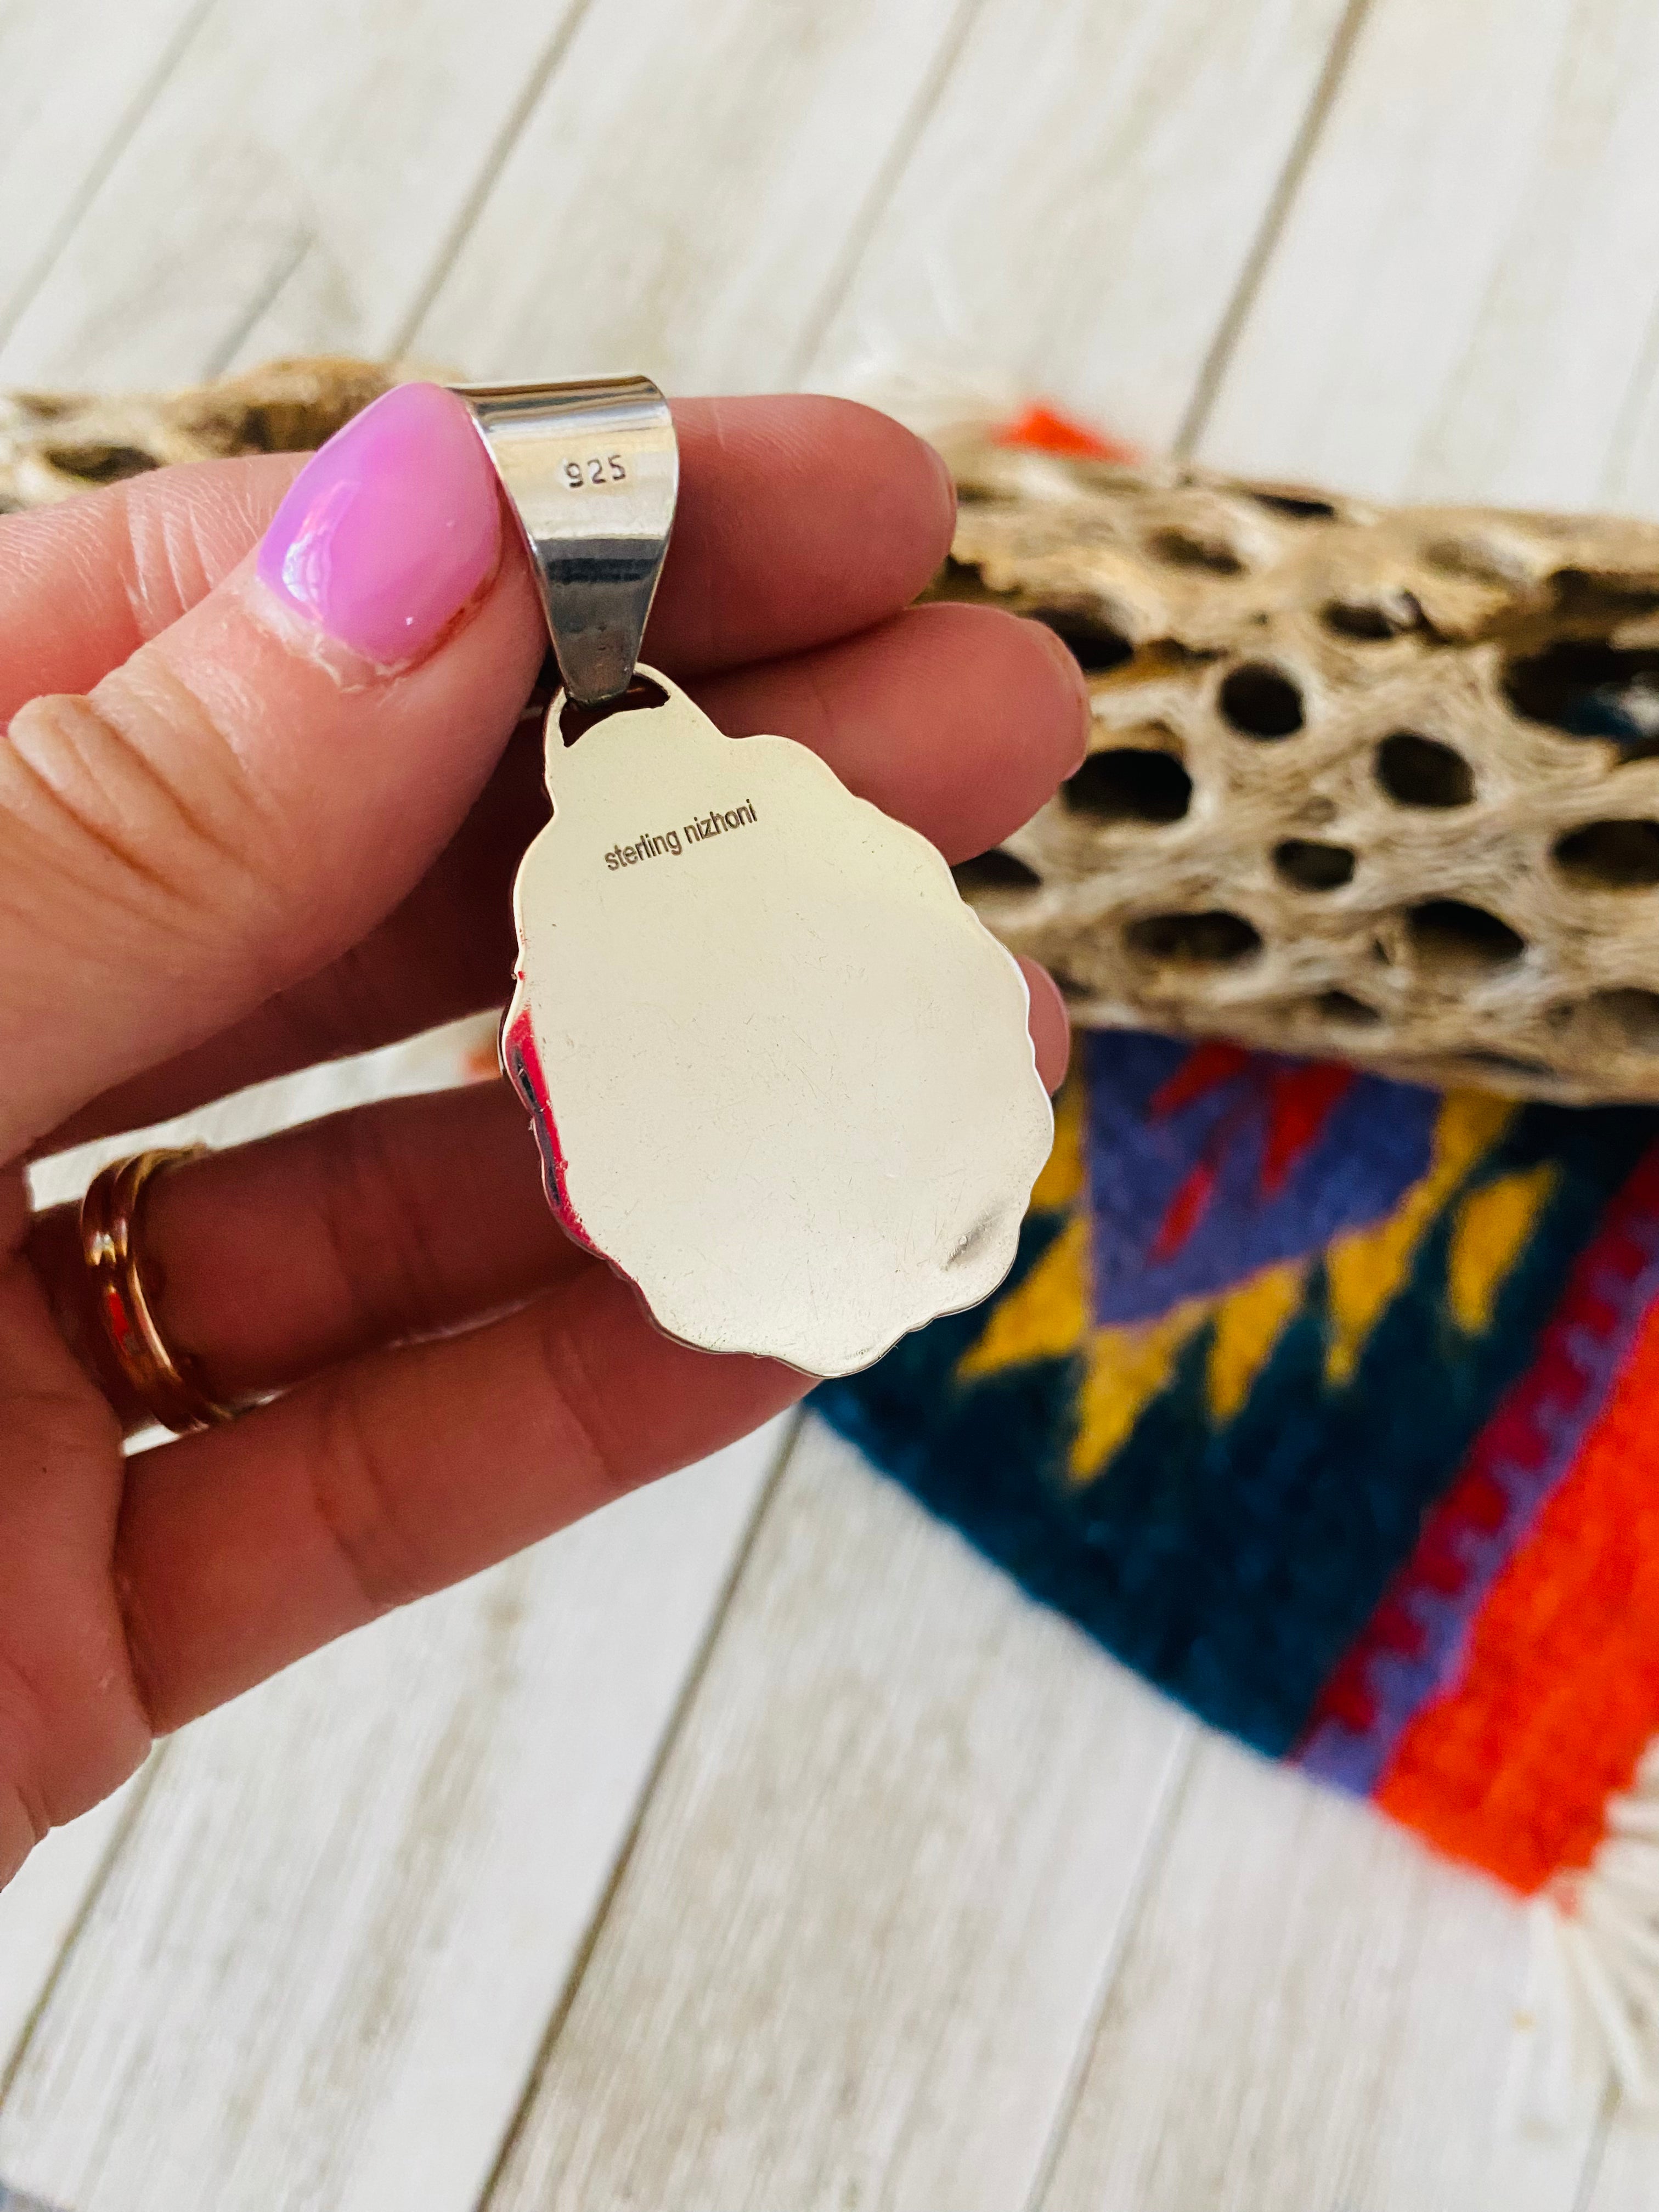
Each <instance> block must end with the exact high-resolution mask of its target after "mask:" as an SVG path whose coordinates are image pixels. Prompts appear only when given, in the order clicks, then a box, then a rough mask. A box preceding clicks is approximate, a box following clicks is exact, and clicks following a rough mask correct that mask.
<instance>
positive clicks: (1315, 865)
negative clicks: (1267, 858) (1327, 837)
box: [1273, 837, 1354, 891]
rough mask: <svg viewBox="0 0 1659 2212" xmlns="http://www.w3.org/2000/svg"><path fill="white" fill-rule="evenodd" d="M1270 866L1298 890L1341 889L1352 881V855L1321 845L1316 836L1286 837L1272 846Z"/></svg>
mask: <svg viewBox="0 0 1659 2212" xmlns="http://www.w3.org/2000/svg"><path fill="white" fill-rule="evenodd" d="M1273 866H1274V867H1275V868H1277V869H1278V871H1279V875H1280V877H1281V878H1282V879H1283V880H1284V881H1285V883H1287V884H1290V885H1291V888H1292V889H1293V890H1298V891H1334V890H1341V888H1342V886H1343V884H1351V883H1352V881H1353V871H1354V856H1353V854H1352V853H1351V852H1350V851H1349V850H1348V848H1347V847H1346V845H1325V844H1322V843H1321V842H1319V840H1318V839H1317V838H1315V837H1287V838H1285V842H1283V844H1280V845H1275V846H1274V848H1273Z"/></svg>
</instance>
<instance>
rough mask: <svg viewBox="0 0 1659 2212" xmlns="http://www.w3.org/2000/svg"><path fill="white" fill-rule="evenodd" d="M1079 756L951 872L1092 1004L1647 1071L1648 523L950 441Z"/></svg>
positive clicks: (1524, 1072)
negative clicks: (1035, 624) (1068, 698)
mask: <svg viewBox="0 0 1659 2212" xmlns="http://www.w3.org/2000/svg"><path fill="white" fill-rule="evenodd" d="M942 442H943V443H944V444H945V445H946V447H948V448H949V450H950V458H951V461H952V464H953V466H954V467H955V469H956V472H957V479H958V483H959V485H960V489H961V498H962V506H961V517H960V522H959V526H958V529H957V540H956V544H955V548H954V552H953V557H952V562H951V568H950V570H949V571H948V572H947V574H946V576H945V578H944V579H943V580H942V581H941V584H940V586H939V588H940V590H941V591H942V592H945V593H948V594H950V595H951V596H965V597H970V598H984V597H990V598H993V599H996V600H998V601H999V602H1000V603H1002V604H1004V605H1008V606H1011V607H1014V608H1017V609H1018V610H1019V611H1023V612H1026V613H1032V614H1037V615H1041V616H1042V617H1045V618H1046V619H1048V621H1050V622H1051V623H1053V624H1054V627H1055V628H1056V629H1058V630H1059V631H1060V633H1061V634H1062V635H1064V636H1066V638H1067V639H1068V640H1069V641H1071V643H1072V644H1073V647H1074V649H1075V650H1076V651H1077V653H1078V654H1079V659H1081V660H1082V662H1083V665H1084V666H1085V670H1086V671H1088V673H1089V681H1090V687H1091V692H1092V695H1093V703H1094V723H1093V733H1092V738H1091V751H1090V756H1089V758H1088V760H1087V761H1086V763H1085V765H1084V767H1083V768H1082V769H1080V770H1079V773H1078V774H1077V775H1075V776H1073V778H1072V779H1071V780H1070V781H1069V782H1068V783H1067V784H1066V786H1065V787H1064V788H1063V789H1062V790H1061V792H1060V793H1059V795H1058V796H1057V797H1056V798H1055V799H1054V800H1053V801H1052V802H1051V803H1050V804H1049V805H1048V806H1046V807H1045V808H1044V809H1043V810H1042V812H1041V813H1040V814H1039V815H1037V816H1036V818H1035V820H1033V821H1032V822H1030V823H1028V824H1027V825H1026V826H1025V827H1024V829H1021V830H1020V831H1019V832H1018V834H1017V835H1016V836H1012V837H1011V838H1010V839H1009V840H1008V841H1007V843H1006V846H1005V847H1004V848H1002V850H1001V851H1000V853H995V854H987V856H986V858H985V859H984V860H982V861H979V862H975V863H972V864H970V866H968V867H967V868H965V869H963V871H961V872H960V873H961V880H962V882H963V889H964V890H965V891H966V892H967V893H968V895H969V896H970V897H971V898H972V899H973V901H974V902H975V906H976V907H977V908H978V909H979V911H980V913H981V915H983V917H984V919H985V921H987V923H988V924H989V925H990V926H991V927H993V928H994V929H995V930H996V931H997V933H999V935H1000V936H1001V937H1002V938H1003V939H1005V940H1006V942H1007V943H1008V944H1009V945H1012V946H1013V947H1014V948H1015V949H1016V950H1017V951H1021V952H1028V953H1031V954H1033V955H1035V956H1036V957H1037V958H1039V959H1041V960H1043V961H1045V962H1047V963H1048V965H1049V966H1050V967H1051V968H1052V969H1054V973H1055V974H1056V975H1058V977H1059V978H1060V981H1061V984H1062V987H1064V989H1065V991H1066V994H1067V997H1068V999H1069V1000H1070V1003H1071V1006H1072V1010H1073V1016H1074V1018H1076V1019H1077V1020H1079V1021H1080V1022H1082V1023H1085V1024H1093V1025H1097V1026H1101V1027H1133V1028H1139V1029H1156V1030H1166V1031H1170V1032H1172V1033H1175V1034H1177V1035H1183V1036H1205V1035H1217V1036H1225V1037H1230V1038H1236V1039H1237V1040H1239V1041H1241V1042H1244V1043H1248V1044H1251V1045H1258V1046H1266V1047H1272V1048H1278V1049H1280V1050H1287V1051H1291V1052H1295V1053H1305V1054H1332V1055H1339V1056H1341V1057H1344V1058H1346V1059H1350V1060H1358V1061H1361V1062H1363V1063H1364V1064H1366V1065H1368V1066H1373V1067H1376V1068H1377V1069H1380V1070H1383V1071H1386V1072H1388V1073H1393V1074H1397V1075H1401V1076H1405V1077H1408V1078H1411V1079H1416V1080H1419V1081H1423V1082H1427V1083H1434V1084H1443V1083H1454V1082H1473V1083H1478V1084H1480V1085H1482V1086H1484V1087H1486V1088H1488V1089H1497V1090H1500V1091H1510V1092H1514V1093H1517V1094H1521V1095H1532V1096H1537V1097H1554V1098H1561V1099H1568V1100H1591V1099H1611V1098H1632V1099H1635V1098H1641V1099H1654V1098H1659V757H1655V756H1659V528H1656V527H1655V526H1651V525H1649V524H1646V523H1643V522H1636V521H1628V520H1613V519H1601V518H1584V519H1569V518H1561V517H1554V516H1546V515H1531V514H1519V513H1500V512H1496V511H1487V510H1482V509H1474V508H1452V507H1402V508H1395V509H1390V508H1386V507H1378V506H1372V505H1367V504H1364V503H1363V502H1361V501H1357V500H1349V499H1344V498H1340V497H1337V496H1334V495H1325V494H1322V493H1314V492H1309V491H1303V490H1300V489H1287V488H1281V487H1277V486H1270V485H1261V484H1250V483H1237V482H1232V481H1230V480H1228V479H1225V478H1222V477H1215V476H1210V475H1206V474H1203V473H1200V472H1199V471H1193V470H1187V469H1182V468H1179V467H1175V466H1170V467H1165V468H1152V469H1146V470H1142V469H1130V468H1124V467H1118V466H1113V465H1107V464H1103V463H1098V462H1091V461H1073V460H1067V459H1057V458H1054V457H1052V456H1049V455H1047V454H1043V453H1031V452H1024V451H1018V450H1008V449H1000V448H998V447H993V446H987V445H986V444H985V443H983V442H982V441H978V440H976V439H974V438H972V437H968V436H962V437H958V438H956V439H954V440H952V439H950V438H946V439H945V440H944V441H942Z"/></svg>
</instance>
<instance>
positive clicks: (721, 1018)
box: [461, 378, 1054, 1375]
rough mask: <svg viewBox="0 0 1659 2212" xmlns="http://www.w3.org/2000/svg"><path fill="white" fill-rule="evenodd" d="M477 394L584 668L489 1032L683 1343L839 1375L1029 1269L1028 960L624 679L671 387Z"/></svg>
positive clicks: (748, 757)
mask: <svg viewBox="0 0 1659 2212" xmlns="http://www.w3.org/2000/svg"><path fill="white" fill-rule="evenodd" d="M461 397H462V398H465V400H466V401H467V402H468V404H470V405H471V407H472V409H473V410H474V413H475V416H476V417H477V421H478V422H479V426H480V428H481V430H482V432H483V436H484V439H485V442H486V444H487V445H488V446H489V449H490V452H491V454H492V457H493V458H494V459H495V464H496V466H497V468H498V470H499V471H500V473H501V478H502V481H503V483H505V484H506V487H507V493H508V496H509V499H510V501H511V502H512V503H513V507H515V509H516V511H517V513H518V514H519V517H520V522H521V524H522V526H523V527H524V529H525V533H526V538H528V540H529V542H530V545H531V550H532V554H533V555H534V556H535V559H536V563H537V568H538V574H539V575H540V576H541V578H542V581H543V589H544V596H545V599H546V603H547V607H548V617H549V627H550V631H551V634H552V637H553V642H554V648H555V651H556V653H557V656H558V660H559V665H560V671H561V674H562V677H563V678H564V682H565V692H564V693H562V694H561V696H559V697H558V698H556V699H555V701H554V702H553V706H552V709H551V711H550V714H549V715H548V720H547V732H546V748H547V756H546V757H547V783H548V791H549V793H550V797H551V799H552V802H553V818H552V820H551V822H550V823H549V824H548V826H547V828H546V829H544V830H543V831H542V832H541V834H540V835H539V836H538V837H537V838H536V839H535V841H534V842H533V843H532V846H531V847H530V849H529V851H528V852H527V853H526V855H525V858H524V860H523V863H522V865H521V866H520V871H519V878H518V882H517V885H516V887H515V890H514V908H515V914H516V919H517V923H518V933H519V954H520V957H519V967H518V971H517V988H516V990H515V992H514V994H513V1001H512V1005H511V1006H510V1007H509V1008H508V1011H507V1018H506V1021H505V1023H504V1024H503V1028H502V1060H503V1064H504V1066H505V1067H506V1070H507V1074H508V1075H509V1077H510V1078H511V1079H512V1080H513V1083H514V1085H516V1086H517V1088H518V1090H519V1091H520V1095H521V1096H522V1097H523V1098H524V1100H525V1103H526V1106H527V1107H528V1108H529V1109H530V1113H531V1115H532V1121H533V1124H534V1127H535V1129H536V1133H537V1137H538V1142H539V1144H540V1147H541V1152H542V1158H543V1166H544V1178H545V1182H546V1186H547V1191H548V1196H549V1199H550V1202H551V1203H552V1205H553V1206H554V1208H555V1210H556V1212H557V1213H558V1215H559V1218H560V1219H561V1220H562V1222H563V1224H564V1225H565V1227H566V1228H567V1230H568V1231H569V1232H570V1234H571V1235H572V1236H574V1237H577V1238H578V1239H579V1240H580V1242H582V1243H585V1244H586V1245H588V1246H589V1247H590V1248H591V1249H592V1250H594V1251H595V1252H598V1253H599V1254H600V1255H603V1256H604V1257H605V1259H606V1260H608V1261H610V1263H611V1266H612V1267H615V1268H617V1270H618V1271H619V1272H620V1273H622V1274H623V1276H625V1277H626V1278H627V1279H629V1281H630V1282H632V1283H633V1284H634V1285H635V1287H636V1289H637V1290H638V1291H639V1293H640V1295H641V1297H642V1298H643V1299H644V1301H645V1304H646V1305H647V1309H648V1310H649V1312H650V1313H651V1315H652V1317H653V1319H654V1321H655V1322H657V1324H658V1326H659V1328H663V1329H665V1331H667V1333H668V1334H671V1335H672V1336H675V1337H678V1338H679V1339H680V1340H682V1341H683V1342H684V1343H687V1344H690V1345H696V1346H701V1347H702V1348H703V1349H705V1350H708V1351H710V1352H752V1353H757V1354H761V1355H764V1356H767V1357H769V1358H776V1359H781V1360H785V1361H787V1362H788V1363H789V1364H790V1365H792V1366H794V1367H797V1368H799V1369H802V1370H805V1372H806V1373H808V1374H811V1375H845V1374H849V1373H852V1372H854V1370H857V1369H859V1368H860V1367H864V1366H867V1365H868V1364H869V1363H870V1362H871V1361H872V1360H873V1359H876V1358H878V1357H879V1356H880V1355H881V1353H882V1352H885V1351H886V1350H888V1349H889V1347H890V1346H892V1345H893V1344H894V1343H896V1340H898V1339H899V1338H900V1337H901V1336H902V1335H903V1334H905V1333H906V1331H907V1330H909V1329H912V1328H917V1327H919V1326H920V1325H921V1323H922V1322H927V1321H931V1320H933V1319H934V1318H935V1317H936V1316H939V1315H940V1314H944V1313H951V1312H955V1311H957V1310H960V1309H961V1308H963V1307H965V1306H969V1305H973V1304H976V1303H977V1302H978V1301H979V1300H980V1299H981V1298H983V1297H987V1296H988V1295H989V1294H990V1292H991V1291H994V1289H995V1288H996V1286H997V1285H998V1284H999V1283H1000V1281H1001V1280H1002V1279H1003V1277H1004V1276H1005V1275H1006V1273H1007V1271H1008V1269H1009V1267H1010V1266H1011V1265H1012V1261H1013V1257H1014V1252H1015V1249H1016V1244H1017V1242H1018V1233H1019V1225H1020V1221H1021V1218H1022V1216H1023V1214H1024V1207H1025V1203H1026V1200H1027V1199H1028V1198H1029V1196H1030V1188H1031V1185H1032V1183H1033V1182H1034V1181H1035V1180H1036V1176H1037V1173H1038V1171H1039V1170H1040V1169H1041V1167H1042V1163H1043V1161H1044V1160H1045V1159H1046V1158H1047V1157H1048V1150H1049V1147H1050V1145H1051V1143H1052V1141H1053V1134H1054V1122H1053V1116H1052V1114H1051V1111H1050V1109H1049V1104H1048V1096H1047V1094H1046V1092H1045V1091H1044V1090H1043V1087H1042V1081H1041V1079H1040V1078H1039V1077H1038V1075H1037V1073H1036V1059H1035V1055H1034V1053H1033V1050H1032V1047H1031V1041H1030V1032H1029V1029H1028V1026H1027V1018H1028V1013H1029V1002H1028V998H1027V993H1026V988H1025V981H1024V976H1023V975H1021V973H1020V971H1019V969H1018V964H1017V963H1016V962H1015V961H1014V959H1013V958H1012V955H1010V954H1009V953H1007V952H1006V951H1004V950H1003V948H1002V947H1001V945H999V944H998V943H997V942H996V940H995V939H994V938H993V937H992V936H990V934H989V933H987V931H986V929H985V928H984V927H983V926H982V925H981V923H980V921H978V919H977V918H976V917H975V915H974V914H973V913H972V911H971V910H970V909H969V908H968V907H967V906H965V905H964V904H963V901H962V900H961V898H960V897H959V896H958V895H957V889H956V885H955V884H954V883H953V881H952V880H951V872H950V870H949V869H948V868H947V867H946V866H945V861H944V860H943V859H942V858H941V857H940V855H939V853H938V852H936V851H935V849H934V848H933V846H932V845H930V844H929V843H928V842H927V840H926V839H925V838H924V837H921V836H919V835H918V834H917V833H916V831H915V830H914V829H908V828H907V827H906V826H905V825H904V824H903V823H898V822H895V821H893V820H892V819H890V817H888V816H886V815H884V814H883V813H882V812H881V811H879V809H878V808H877V807H875V806H872V805H870V803H869V802H868V801H867V800H865V799H858V798H855V797H854V795H853V794H852V793H850V792H849V791H848V790H847V789H846V787H844V786H843V785H842V783H841V782H840V781H838V780H837V778H836V775H834V773H833V771H832V770H831V769H829V768H827V767H826V766H825V765H824V763H823V762H822V761H821V760H820V759H819V758H818V757H817V754H815V753H813V752H811V751H810V750H808V749H807V747H805V745H799V744H795V743H793V740H791V739H790V738H784V737H752V738H727V737H726V736H724V735H723V734H722V733H721V732H720V731H719V730H718V729H717V728H716V727H715V726H714V723H712V722H711V721H710V720H708V716H707V715H706V714H702V712H701V710H700V709H699V708H696V707H695V706H694V705H693V704H692V702H690V700H689V699H688V698H687V697H686V696H685V695H684V693H683V692H682V691H680V690H678V689H677V687H676V686H675V685H674V684H671V683H670V682H669V681H668V680H667V678H665V677H663V676H661V675H659V674H657V673H656V672H655V671H651V670H644V669H640V670H637V671H636V665H635V664H636V659H637V655H638V651H639V645H640V640H641V635H642V633H643V630H644V627H645V619H646V616H647V612H648V611H649V607H650V602H651V596H652V593H653V591H654V588H655V585H656V579H657V575H658V573H659V570H660V568H661V564H662V558H663V555H664V553H665V550H666V547H667V538H668V531H669V527H670V525H671V520H672V512H673V500H674V491H675V485H676V479H677V469H676V463H675V455H674V447H673V430H672V425H671V422H670V420H669V416H668V410H667V407H666V404H665V402H664V401H663V399H662V397H661V394H660V393H659V392H657V390H656V387H655V386H653V385H649V384H647V382H646V381H645V380H644V379H642V378H630V379H626V380H617V381H616V382H614V383H610V384H585V385H577V386H557V385H552V386H525V387H509V388H500V387H497V388H489V389H484V388H477V387H475V388H470V389H464V390H463V391H462V392H461ZM567 699H568V700H569V701H574V702H578V706H579V708H587V709H591V708H594V707H603V706H604V705H605V703H606V702H614V704H613V706H612V709H611V712H610V713H609V714H605V715H603V717H602V718H601V719H597V720H596V719H594V718H593V717H592V714H591V712H590V713H586V714H583V713H579V712H576V711H574V710H573V711H567ZM567 727H568V728H569V729H572V730H575V731H576V732H577V734H576V735H575V736H574V741H570V740H568V739H567V735H566V729H567Z"/></svg>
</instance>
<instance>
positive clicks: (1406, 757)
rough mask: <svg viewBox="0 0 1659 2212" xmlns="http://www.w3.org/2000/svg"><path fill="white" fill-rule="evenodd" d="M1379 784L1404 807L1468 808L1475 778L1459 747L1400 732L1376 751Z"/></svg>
mask: <svg viewBox="0 0 1659 2212" xmlns="http://www.w3.org/2000/svg"><path fill="white" fill-rule="evenodd" d="M1376 780H1377V781H1378V782H1379V783H1380V784H1381V785H1382V787H1383V790H1384V791H1386V792H1387V793H1388V794H1389V798H1390V799H1394V800H1395V802H1396V803H1397V804H1398V805H1401V806H1468V805H1471V804H1472V803H1473V801H1474V771H1473V770H1472V769H1470V767H1469V764H1468V762H1467V761H1466V760H1465V759H1464V757H1463V756H1462V753H1460V752H1459V751H1458V750H1456V748H1455V746H1452V745H1448V744H1442V743H1441V741H1440V739H1439V738H1425V737H1419V734H1418V732H1416V731H1415V730H1396V731H1395V733H1394V735H1393V736H1392V737H1389V738H1383V742H1382V744H1380V745H1379V746H1378V747H1377V749H1376Z"/></svg>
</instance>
